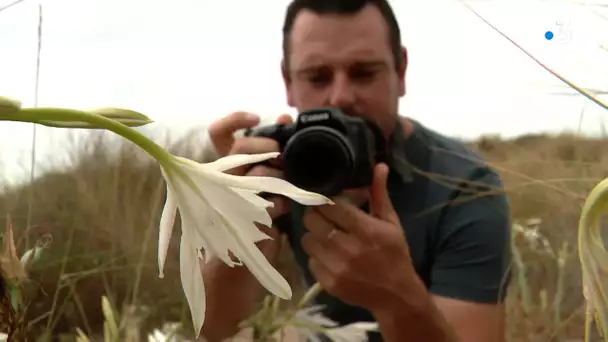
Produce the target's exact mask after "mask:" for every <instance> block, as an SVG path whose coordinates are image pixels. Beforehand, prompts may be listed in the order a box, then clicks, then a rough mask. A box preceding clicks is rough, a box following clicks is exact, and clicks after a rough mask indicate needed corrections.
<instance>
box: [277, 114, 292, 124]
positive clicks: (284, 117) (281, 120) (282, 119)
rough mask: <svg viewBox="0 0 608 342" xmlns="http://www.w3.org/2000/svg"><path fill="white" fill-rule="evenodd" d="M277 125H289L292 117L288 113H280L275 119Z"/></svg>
mask: <svg viewBox="0 0 608 342" xmlns="http://www.w3.org/2000/svg"><path fill="white" fill-rule="evenodd" d="M276 123H277V124H279V125H289V124H292V123H293V118H292V117H291V115H289V114H281V115H279V117H278V118H277V121H276Z"/></svg>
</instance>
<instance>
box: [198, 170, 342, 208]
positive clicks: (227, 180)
mask: <svg viewBox="0 0 608 342" xmlns="http://www.w3.org/2000/svg"><path fill="white" fill-rule="evenodd" d="M207 177H208V178H210V179H212V180H213V181H215V182H216V183H218V184H223V185H226V186H230V187H233V188H239V189H248V190H253V191H257V192H270V193H274V194H277V195H283V196H286V197H289V198H291V199H292V200H294V201H296V202H299V203H300V204H304V205H323V204H333V202H332V200H330V199H329V198H327V197H325V196H323V195H320V194H317V193H314V192H310V191H306V190H303V189H300V188H298V187H296V186H295V185H292V184H291V183H289V182H287V181H285V180H282V179H280V178H275V177H257V176H235V175H230V174H227V173H222V172H214V173H209V174H208V175H207Z"/></svg>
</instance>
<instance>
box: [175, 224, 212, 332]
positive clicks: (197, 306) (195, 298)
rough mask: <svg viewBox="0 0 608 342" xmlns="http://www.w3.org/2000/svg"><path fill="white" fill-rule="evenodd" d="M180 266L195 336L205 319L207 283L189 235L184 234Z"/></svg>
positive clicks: (180, 252)
mask: <svg viewBox="0 0 608 342" xmlns="http://www.w3.org/2000/svg"><path fill="white" fill-rule="evenodd" d="M179 267H180V274H181V280H182V288H183V289H184V293H185V294H186V300H187V301H188V306H189V307H190V314H191V316H192V324H193V326H194V332H195V336H196V337H198V336H199V335H200V333H201V329H202V327H203V322H204V321H205V310H206V308H207V301H206V298H205V284H204V283H203V274H202V273H201V269H200V264H199V262H198V255H197V251H196V248H194V247H192V245H190V243H189V241H188V235H187V234H182V237H181V241H180V246H179Z"/></svg>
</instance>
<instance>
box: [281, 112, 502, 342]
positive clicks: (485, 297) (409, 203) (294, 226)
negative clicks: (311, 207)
mask: <svg viewBox="0 0 608 342" xmlns="http://www.w3.org/2000/svg"><path fill="white" fill-rule="evenodd" d="M409 120H410V121H411V122H412V123H413V125H414V130H413V132H412V134H411V135H410V136H409V137H407V138H404V137H403V133H402V130H401V128H400V125H397V126H398V128H397V129H396V130H395V134H394V135H393V137H392V139H391V146H392V148H391V150H392V152H391V154H392V155H391V159H390V160H389V162H388V164H389V167H390V170H391V171H390V173H389V178H388V189H389V196H390V198H391V201H392V204H393V206H394V208H395V211H396V212H397V213H398V215H399V218H400V221H401V225H402V227H403V230H404V232H405V236H406V239H407V242H408V245H409V249H410V253H411V257H412V260H413V263H414V267H415V269H416V272H417V273H418V275H419V277H420V278H421V279H422V280H423V281H424V283H425V284H426V286H427V288H428V290H429V292H430V293H432V294H437V295H440V296H444V297H450V298H455V299H460V300H465V301H472V302H478V303H496V302H501V301H503V300H504V298H505V295H506V285H507V284H508V282H509V279H510V277H509V272H508V264H509V262H510V258H511V255H510V247H509V246H510V244H509V241H510V219H509V204H508V200H507V197H506V195H505V193H504V191H503V185H502V182H501V179H500V177H499V175H498V174H497V173H496V172H495V171H494V170H492V169H491V168H490V167H489V166H488V165H487V164H486V162H485V161H484V160H483V158H482V157H481V156H479V155H477V154H476V153H474V152H473V151H472V150H470V149H469V148H467V147H466V146H465V145H464V144H463V143H461V142H459V141H457V140H454V139H451V138H448V137H445V136H443V135H441V134H439V133H437V132H434V131H432V130H430V129H428V128H426V127H424V126H423V125H421V124H420V123H419V122H417V121H415V120H411V119H409ZM363 209H367V208H366V206H364V207H363ZM305 210H306V208H305V207H303V206H301V205H299V204H297V203H292V208H291V211H290V213H289V214H288V215H285V216H283V217H281V218H280V219H278V220H277V221H276V224H277V226H278V227H279V229H281V230H282V231H283V232H285V233H286V234H287V236H288V240H289V242H290V245H291V248H292V250H293V252H294V255H295V259H296V261H297V263H298V265H299V267H300V268H301V270H302V272H303V276H304V279H305V281H306V283H307V285H308V286H311V285H312V284H314V283H315V279H314V278H313V276H312V274H311V273H310V271H309V269H308V255H307V254H306V252H305V251H304V250H303V249H302V246H301V244H300V239H301V238H302V236H303V235H304V233H305V232H306V231H307V230H306V228H305V227H304V225H303V223H302V216H303V214H304V212H305ZM316 303H317V304H323V305H325V310H324V311H323V313H324V314H325V315H326V316H327V317H329V318H331V319H333V320H335V321H337V322H339V323H340V324H341V325H345V324H348V323H353V322H358V321H373V320H374V319H373V317H372V315H371V314H370V313H369V312H368V311H367V310H365V309H363V308H360V307H353V306H350V305H348V304H346V303H344V302H342V301H340V300H339V299H337V298H335V297H332V296H330V295H329V294H327V293H326V292H322V293H321V294H320V295H319V296H318V297H317V301H316ZM370 341H372V342H373V341H382V338H381V336H380V335H379V334H371V336H370Z"/></svg>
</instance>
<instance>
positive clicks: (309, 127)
mask: <svg viewBox="0 0 608 342" xmlns="http://www.w3.org/2000/svg"><path fill="white" fill-rule="evenodd" d="M245 136H257V137H266V138H270V139H273V140H276V141H277V142H278V143H279V146H280V150H281V158H282V164H283V171H284V173H285V179H286V180H287V181H288V182H290V183H291V184H293V185H295V186H297V187H299V188H302V189H305V190H308V191H312V192H316V193H319V194H322V195H325V196H328V197H330V196H335V195H337V194H339V193H340V192H342V190H344V189H350V188H360V187H365V186H369V185H370V184H371V182H372V178H373V168H374V165H375V163H376V162H377V161H379V159H385V158H384V156H385V151H386V142H385V139H384V136H383V134H382V131H381V130H380V128H379V127H378V126H377V125H376V124H374V123H373V122H371V121H369V120H366V119H363V118H360V117H355V116H349V115H346V114H345V113H344V112H342V111H341V110H340V109H337V108H331V107H327V108H317V109H312V110H307V111H303V112H301V113H300V114H299V115H298V118H297V121H296V122H295V123H293V124H289V125H276V124H275V125H270V126H262V127H257V128H253V129H248V130H247V131H246V132H245Z"/></svg>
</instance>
